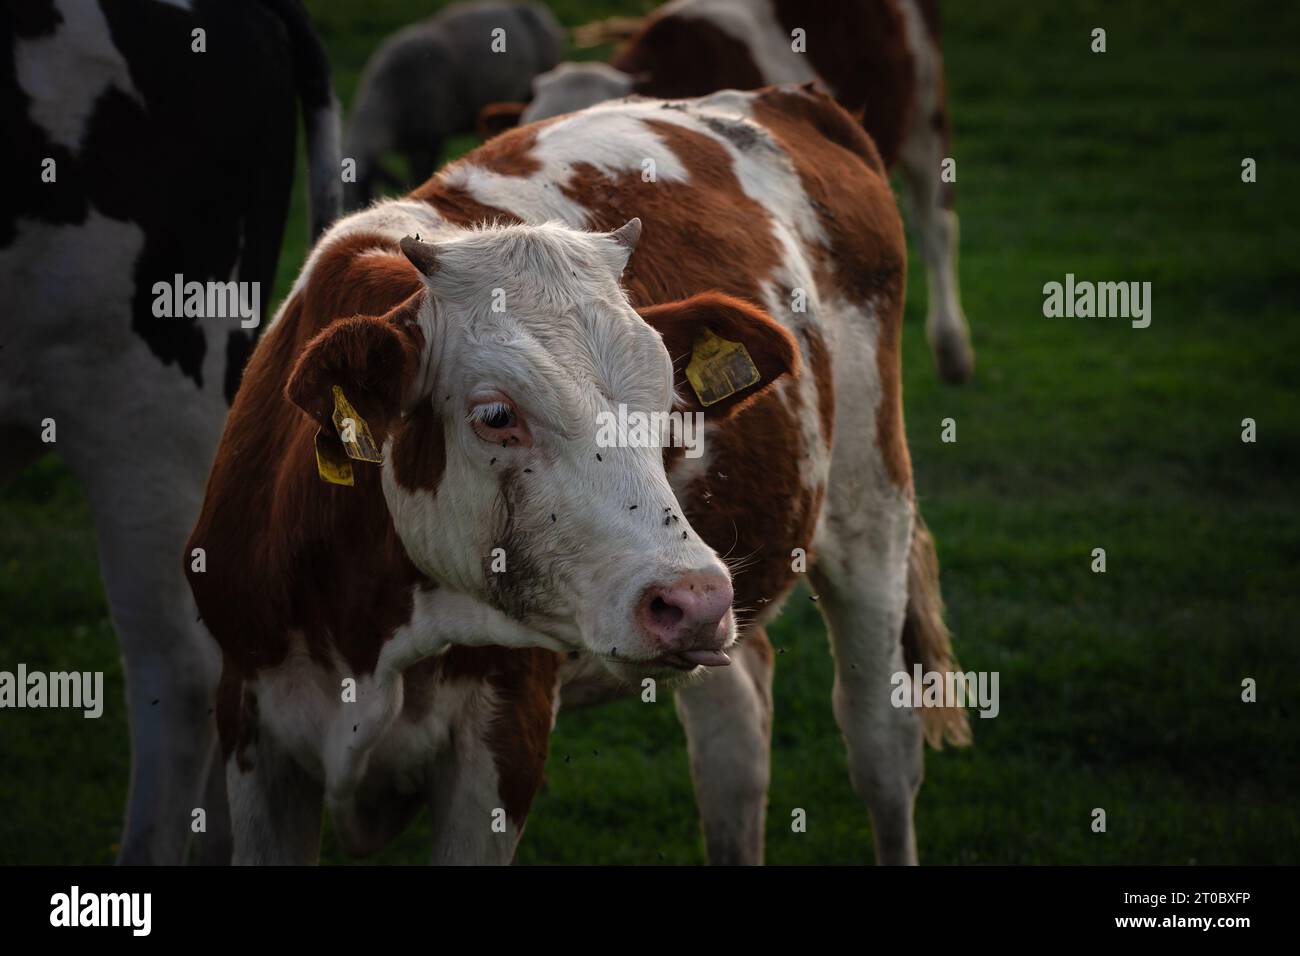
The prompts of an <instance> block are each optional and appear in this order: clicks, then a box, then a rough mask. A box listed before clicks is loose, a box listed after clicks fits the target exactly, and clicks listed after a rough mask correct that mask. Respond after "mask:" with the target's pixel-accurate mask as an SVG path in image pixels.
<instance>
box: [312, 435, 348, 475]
mask: <svg viewBox="0 0 1300 956" xmlns="http://www.w3.org/2000/svg"><path fill="white" fill-rule="evenodd" d="M316 471H317V472H319V473H320V477H321V481H327V482H329V483H330V484H331V485H347V486H348V487H349V488H350V487H352V486H353V485H354V484H356V482H354V481H353V480H352V462H350V461H348V456H347V455H345V454H343V449H342V448H341V447H340V446H339V443H338V442H337V441H336V440H335V439H334V438H332V437H331V436H329V435H327V434H325V430H324V429H323V428H322V429H317V431H316Z"/></svg>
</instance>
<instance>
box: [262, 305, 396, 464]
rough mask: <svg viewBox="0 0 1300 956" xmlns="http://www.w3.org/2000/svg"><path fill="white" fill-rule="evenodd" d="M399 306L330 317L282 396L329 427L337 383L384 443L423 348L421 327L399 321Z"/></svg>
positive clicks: (313, 340)
mask: <svg viewBox="0 0 1300 956" xmlns="http://www.w3.org/2000/svg"><path fill="white" fill-rule="evenodd" d="M417 294H419V293H417ZM402 309H403V307H402V306H399V307H398V308H397V309H395V310H394V311H393V312H390V313H389V314H388V315H385V316H369V315H359V316H353V317H352V318H348V319H339V320H337V321H335V322H331V323H330V324H329V325H328V326H327V327H326V328H325V329H324V330H322V331H321V332H320V333H319V334H318V335H317V336H316V337H315V338H313V339H312V340H311V341H310V342H308V343H307V347H306V348H305V349H303V352H302V354H301V355H300V356H299V357H298V361H297V363H296V364H295V365H294V368H293V372H292V374H291V375H290V376H289V381H288V383H287V384H286V385H285V388H284V394H285V397H287V398H288V399H289V401H291V402H293V403H294V404H295V405H297V406H298V407H299V408H301V409H302V410H303V411H304V412H306V413H307V414H308V415H309V416H311V418H312V419H313V420H314V421H315V422H316V423H317V424H318V425H320V426H321V427H322V428H324V429H325V430H326V431H331V432H332V431H333V429H334V425H333V422H332V415H333V413H334V409H335V406H336V403H337V401H338V398H337V395H336V393H335V389H336V388H337V389H339V390H340V391H341V392H342V394H343V397H344V398H345V399H346V401H347V403H348V404H350V405H351V406H352V407H353V408H354V409H355V410H356V411H357V413H358V414H360V416H361V417H362V418H363V419H364V420H365V422H366V424H367V425H368V426H369V428H370V431H371V433H372V434H373V435H374V438H375V440H376V442H378V443H379V444H380V445H383V442H384V438H385V437H386V436H387V434H388V432H389V430H390V429H391V428H392V426H393V425H394V423H395V422H396V421H397V419H398V418H399V416H400V415H401V413H402V409H403V407H404V402H406V401H407V400H408V398H409V397H410V390H411V386H412V383H413V382H414V380H415V375H416V370H417V369H418V367H419V361H420V354H421V351H422V344H421V343H422V335H421V333H420V332H419V330H418V329H417V328H416V327H414V326H412V325H410V324H408V323H404V322H399V321H398V320H397V316H396V315H395V313H397V312H398V311H399V310H402Z"/></svg>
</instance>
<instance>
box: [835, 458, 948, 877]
mask: <svg viewBox="0 0 1300 956" xmlns="http://www.w3.org/2000/svg"><path fill="white" fill-rule="evenodd" d="M860 489H861V485H860V484H859V485H858V486H857V487H856V488H854V487H853V486H852V485H850V484H849V482H848V481H839V482H835V481H833V482H832V486H831V493H830V500H829V502H828V504H829V507H830V514H829V520H828V521H827V522H826V529H827V530H826V535H825V538H824V539H822V540H821V541H820V542H819V544H818V548H817V564H816V565H815V567H814V568H813V573H812V580H813V584H814V585H815V587H816V588H817V594H818V606H819V607H820V609H821V611H822V615H823V616H824V617H825V619H826V625H827V630H828V631H829V632H830V641H831V648H832V651H833V653H834V655H835V684H834V690H833V692H832V698H831V701H832V706H833V708H834V712H835V719H836V721H837V723H838V724H839V727H840V731H841V733H843V735H844V740H845V743H846V745H847V748H848V762H849V777H850V779H851V781H852V783H853V788H854V791H855V792H856V793H857V794H858V796H859V797H861V798H862V799H863V800H865V801H866V802H867V805H868V807H869V808H870V810H871V819H872V824H873V830H874V835H875V844H876V860H877V862H879V863H884V864H914V863H916V862H917V859H916V836H915V834H914V832H913V829H912V807H913V803H914V801H915V799H916V793H917V790H918V789H919V788H920V785H921V777H922V772H923V767H922V751H921V740H922V733H921V722H920V720H919V719H918V717H917V714H916V712H915V711H914V710H912V709H910V708H895V707H894V706H893V704H892V703H891V701H890V694H891V691H892V689H893V688H892V685H891V678H892V676H893V675H894V674H895V673H897V672H899V671H902V670H904V665H903V646H902V631H903V620H904V615H905V614H906V611H907V582H908V549H909V544H910V540H911V531H912V505H911V500H910V498H909V497H907V496H906V495H904V494H902V493H897V492H896V493H889V492H886V491H884V490H883V489H882V493H880V494H877V495H872V498H873V499H874V500H873V501H872V502H871V503H870V507H865V502H862V501H861V500H860V494H859V492H860ZM855 499H857V500H856V501H855Z"/></svg>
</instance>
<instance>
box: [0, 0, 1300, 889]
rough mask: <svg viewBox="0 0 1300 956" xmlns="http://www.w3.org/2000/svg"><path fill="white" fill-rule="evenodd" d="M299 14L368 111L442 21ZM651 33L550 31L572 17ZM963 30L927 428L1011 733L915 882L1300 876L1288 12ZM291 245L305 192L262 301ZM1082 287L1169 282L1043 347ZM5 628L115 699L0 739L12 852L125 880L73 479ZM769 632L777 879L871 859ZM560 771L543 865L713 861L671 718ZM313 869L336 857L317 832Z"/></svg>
mask: <svg viewBox="0 0 1300 956" xmlns="http://www.w3.org/2000/svg"><path fill="white" fill-rule="evenodd" d="M308 6H309V7H310V8H311V9H312V10H313V12H314V13H315V14H316V16H317V18H318V21H319V24H320V28H321V31H322V34H323V36H324V38H325V40H326V43H327V45H328V47H329V49H330V51H331V54H332V56H333V59H334V64H335V69H336V79H337V86H338V89H339V92H340V95H341V96H342V98H343V99H344V102H345V103H346V102H347V101H348V99H349V97H350V96H351V93H352V90H353V88H354V86H355V83H356V78H357V74H358V72H359V70H360V68H361V66H362V64H363V63H364V60H365V57H366V55H367V54H368V53H369V51H370V50H372V49H373V47H374V45H375V43H376V42H377V41H378V40H379V39H380V38H382V37H383V36H385V35H386V34H387V33H389V32H391V31H392V30H393V29H394V28H396V27H397V26H399V25H400V24H402V23H404V22H407V21H409V20H410V19H413V18H415V17H416V16H417V15H420V14H422V13H423V12H425V11H427V10H428V9H429V8H430V7H431V6H433V4H431V3H428V2H420V0H365V2H361V0H358V2H356V3H352V2H346V0H316V2H312V0H308ZM649 6H650V4H648V3H623V4H619V3H613V2H609V3H606V2H597V0H564V2H560V3H556V4H555V8H556V10H557V13H558V14H559V16H560V17H561V18H562V19H563V20H564V21H565V22H566V23H569V24H576V23H581V22H584V21H586V20H589V19H593V18H595V17H597V16H603V15H607V14H612V13H616V12H628V11H629V10H630V11H631V12H637V11H640V10H644V9H646V8H648V7H649ZM1094 27H1103V28H1105V29H1106V30H1107V42H1108V52H1106V53H1105V54H1093V53H1091V52H1090V51H1089V38H1090V33H1091V31H1092V29H1093V28H1094ZM945 29H946V36H945V44H946V57H947V75H948V84H949V91H950V98H951V103H952V114H953V118H954V123H955V145H954V155H955V156H956V158H957V163H958V182H957V197H958V210H959V212H960V214H961V217H962V226H963V231H962V259H961V273H962V280H963V291H964V300H965V306H966V311H967V314H968V315H969V317H970V319H971V323H972V326H973V330H974V340H975V345H976V348H977V350H978V355H979V366H978V369H977V373H976V378H975V380H974V382H973V383H972V384H970V385H968V386H966V387H963V388H956V389H954V388H950V387H944V386H941V385H940V384H938V382H937V379H936V376H935V374H934V372H933V370H932V369H931V367H930V359H929V354H928V350H927V348H926V345H925V340H924V334H923V330H922V327H921V326H922V323H921V319H922V317H923V316H924V297H925V288H924V283H923V278H922V275H921V273H920V270H919V269H914V270H913V273H912V276H911V284H910V289H909V302H908V309H907V312H908V319H909V322H908V326H907V330H906V340H905V346H904V365H905V376H904V380H905V390H906V393H905V394H906V414H907V424H908V435H909V438H910V441H911V447H912V452H913V456H914V460H915V469H916V475H917V484H918V493H919V496H920V500H921V504H922V508H923V511H924V513H925V515H926V519H927V521H928V522H929V524H930V526H931V528H932V530H933V531H934V533H935V536H936V538H937V539H938V544H939V553H940V559H941V562H942V565H943V583H944V592H945V596H946V598H947V601H948V607H949V618H950V621H951V624H952V627H953V630H954V632H955V635H956V642H957V650H958V653H959V655H960V658H961V661H962V664H963V665H964V666H965V667H966V668H972V669H980V670H993V671H998V672H999V673H1000V675H1001V687H1000V689H1001V714H1000V716H999V717H998V718H997V719H995V720H978V719H976V720H974V721H973V723H974V724H975V727H974V730H975V736H976V746H975V747H973V748H971V749H969V750H965V751H957V752H954V751H945V752H943V753H939V754H934V753H931V754H929V755H928V757H927V766H926V776H927V780H926V784H925V786H924V787H923V789H922V792H921V797H920V800H919V803H918V808H917V833H918V841H919V846H920V853H921V859H922V861H923V862H927V863H1037V864H1042V863H1159V864H1188V863H1199V864H1211V863H1297V862H1300V799H1298V797H1300V759H1298V758H1300V740H1298V737H1300V734H1298V733H1297V719H1300V645H1297V642H1296V640H1295V637H1294V632H1293V628H1294V626H1295V621H1296V620H1298V619H1300V596H1298V594H1297V591H1298V590H1300V589H1298V588H1297V585H1298V584H1300V507H1298V502H1300V494H1297V487H1298V483H1297V480H1296V476H1297V473H1300V407H1298V404H1297V400H1296V399H1297V394H1296V393H1297V385H1296V382H1297V372H1296V369H1297V355H1300V322H1297V307H1298V304H1300V265H1297V247H1300V226H1298V225H1297V222H1300V219H1298V214H1300V208H1297V207H1298V204H1297V202H1296V200H1295V197H1296V194H1297V192H1296V191H1297V184H1298V182H1300V162H1298V161H1297V157H1298V156H1300V125H1298V124H1297V123H1296V122H1295V119H1294V117H1295V102H1296V96H1297V93H1298V92H1300V57H1297V55H1296V50H1297V49H1300V8H1297V7H1295V6H1292V5H1289V4H1277V3H1274V2H1262V0H1258V2H1257V0H1252V2H1246V3H1239V4H1232V5H1225V4H1221V3H1214V4H1211V3H1192V2H1174V0H1162V2H1156V0H1144V2H1143V3H1140V4H1136V3H1122V2H1111V3H1096V2H1094V3H1085V2H1073V3H1067V2H1059V3H1057V2H1054V3H1050V4H1049V3H1037V2H1030V0H1021V2H1018V3H1015V2H992V0H985V2H980V3H954V2H949V3H948V4H947V7H946V24H945ZM458 145H459V146H461V147H468V146H469V145H471V144H470V142H469V141H465V142H464V143H462V144H458ZM1247 156H1249V157H1253V158H1254V159H1256V160H1257V162H1258V182H1256V183H1253V184H1246V183H1243V182H1242V180H1241V175H1240V170H1241V161H1242V158H1243V157H1247ZM300 178H301V177H300ZM305 236H306V226H305V207H304V200H303V196H302V191H301V188H300V189H299V190H298V191H297V192H296V194H295V197H294V206H293V218H292V220H291V222H290V225H289V229H288V233H287V235H286V239H285V246H284V253H283V256H282V259H281V264H280V274H279V282H278V288H277V294H278V295H283V293H284V291H285V289H287V287H288V284H289V283H290V282H291V280H292V277H293V275H294V274H295V273H296V271H297V269H298V268H299V266H300V264H301V262H302V260H303V257H304V253H305ZM1067 272H1072V273H1074V274H1075V275H1076V276H1077V277H1079V278H1080V279H1093V280H1107V281H1128V280H1134V281H1139V280H1149V281H1150V282H1151V283H1152V286H1153V289H1152V324H1151V326H1150V328H1147V329H1143V330H1137V329H1132V328H1130V327H1129V324H1128V322H1127V321H1125V320H1118V319H1064V318H1058V319H1048V318H1044V317H1043V314H1042V295H1043V293H1042V288H1043V284H1044V283H1045V282H1048V281H1062V280H1063V279H1064V276H1065V274H1066V273H1067ZM948 417H951V418H953V419H955V420H956V422H957V436H958V440H957V441H956V442H955V443H943V442H941V441H940V422H941V420H942V419H944V418H948ZM1247 417H1250V418H1253V419H1255V421H1256V422H1257V427H1258V441H1257V442H1256V443H1254V444H1247V443H1243V442H1242V441H1241V437H1240V436H1241V430H1242V429H1241V422H1242V419H1243V418H1247ZM1096 547H1103V548H1105V549H1106V553H1107V565H1108V568H1107V572H1106V573H1105V574H1094V573H1092V572H1091V571H1090V567H1089V565H1090V561H1091V558H1090V552H1091V551H1092V549H1093V548H1096ZM0 629H2V630H3V637H2V638H0V667H11V666H13V664H14V663H16V662H18V661H25V662H26V663H27V664H28V666H29V667H31V668H42V669H50V670H56V669H76V670H82V669H89V668H103V669H104V670H105V671H106V672H107V674H108V693H109V704H108V707H107V709H106V713H105V716H104V717H103V719H101V720H98V721H85V720H82V719H81V717H80V716H79V714H73V713H68V712H50V711H47V712H43V713H40V714H39V715H37V716H35V717H34V716H33V714H32V713H31V712H12V711H10V712H6V713H4V715H3V717H0V809H2V810H3V812H2V813H0V861H3V862H7V863H13V862H41V863H54V862H69V863H71V862H84V863H107V862H110V861H111V859H112V858H113V844H114V843H115V841H116V839H117V836H118V830H119V827H120V815H121V807H122V803H123V799H124V793H125V787H126V773H127V766H128V752H127V740H126V734H125V713H124V707H123V703H122V700H121V677H120V666H119V663H118V658H117V651H116V646H115V643H114V637H113V632H112V627H111V625H110V623H109V621H108V619H107V615H106V611H105V606H104V600H103V594H102V589H101V586H100V583H99V578H98V574H97V567H96V558H95V544H94V533H93V529H92V527H91V524H90V519H89V514H88V509H87V506H86V502H85V500H84V497H83V494H82V491H81V489H80V487H79V486H78V484H77V483H76V481H74V480H73V479H72V478H71V477H70V475H69V474H68V472H67V471H66V469H65V468H64V467H63V466H62V465H61V464H59V463H58V462H57V461H56V460H53V459H46V460H45V461H43V462H41V463H40V464H39V465H37V466H35V467H34V468H32V469H31V470H29V471H28V472H27V473H26V474H25V475H23V476H22V477H21V478H20V479H19V480H17V481H16V482H15V483H14V484H12V485H10V486H9V487H8V488H7V489H5V490H3V491H0ZM772 638H773V642H774V643H775V644H776V645H777V646H778V649H779V657H778V659H777V677H776V725H775V739H774V748H773V749H774V753H773V775H772V788H771V805H770V810H769V814H768V836H767V839H768V860H769V862H771V863H777V864H804V863H846V862H847V863H854V862H866V861H869V860H870V859H871V857H872V851H871V834H870V823H869V820H868V817H867V814H866V811H865V808H864V807H863V806H862V805H861V804H860V802H859V801H858V800H857V798H856V797H855V796H854V794H853V793H852V791H851V789H850V786H849V783H848V777H847V772H846V765H845V758H844V752H843V745H842V743H841V741H840V738H839V735H838V731H837V729H836V727H835V724H834V721H833V719H832V716H831V711H830V702H829V692H830V684H831V663H830V657H829V654H828V651H827V648H826V641H825V635H824V632H823V629H822V626H821V622H820V620H819V619H818V617H817V615H816V613H815V610H814V608H813V606H812V605H811V603H810V602H809V601H807V600H806V599H804V598H803V596H802V595H797V596H796V597H795V598H794V599H793V600H792V601H791V602H790V605H789V608H788V610H787V613H786V615H785V617H784V618H783V619H782V620H781V622H780V623H779V624H778V625H777V626H776V627H775V628H773V629H772ZM1247 677H1250V678H1254V679H1255V681H1257V683H1258V701H1257V702H1256V703H1253V704H1248V703H1243V702H1242V700H1241V684H1242V680H1243V679H1244V678H1247ZM547 774H548V785H547V788H546V790H545V791H544V792H543V793H542V794H541V796H540V797H539V799H538V800H537V802H536V804H535V806H534V809H533V813H532V816H531V818H530V821H529V824H528V831H527V833H526V835H525V837H524V840H523V844H522V847H521V849H520V852H519V861H520V862H521V863H529V864H541V863H648V864H654V863H674V864H684V863H701V862H703V861H704V852H703V845H702V841H701V839H700V837H699V832H698V825H697V822H696V815H695V810H694V801H693V797H692V793H691V786H690V779H689V776H688V772H687V764H686V755H685V747H684V745H683V741H682V735H681V732H680V730H679V728H678V726H677V722H676V719H675V717H674V715H673V713H672V707H671V703H670V702H669V701H668V700H667V699H666V697H665V698H661V702H660V703H659V704H658V705H656V706H648V705H644V704H641V703H639V702H635V701H630V702H626V703H623V704H618V705H614V706H609V707H605V708H602V709H597V710H591V711H586V712H582V713H578V714H574V715H572V716H566V717H565V718H564V719H563V720H562V721H561V723H560V726H559V728H558V729H557V731H556V733H555V737H554V741H553V748H552V757H551V760H550V763H549V766H548V771H547ZM796 807H800V808H803V809H805V810H806V811H807V815H808V828H807V832H806V833H799V834H796V833H792V832H791V827H790V814H791V810H792V809H793V808H796ZM1096 807H1100V808H1104V809H1105V810H1106V813H1107V824H1108V826H1107V832H1105V833H1101V834H1099V833H1094V832H1092V830H1091V828H1090V822H1091V819H1092V818H1091V811H1092V809H1093V808H1096ZM426 846H427V837H426V827H425V826H424V825H423V824H422V823H417V824H416V825H415V826H413V827H412V828H411V829H410V830H408V832H407V833H406V834H405V836H404V837H403V838H402V839H401V840H400V841H399V842H398V843H396V844H395V845H393V846H392V847H391V848H389V849H388V850H386V851H385V852H384V853H382V854H381V855H379V856H378V857H376V858H375V861H378V862H412V863H415V862H422V861H423V859H424V858H425V856H426ZM324 855H325V858H326V859H327V860H328V861H331V862H342V856H341V854H340V853H339V852H338V850H337V848H336V845H335V844H334V842H333V840H332V839H331V838H330V837H328V836H327V839H326V846H325V854H324Z"/></svg>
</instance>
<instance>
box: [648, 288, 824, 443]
mask: <svg viewBox="0 0 1300 956" xmlns="http://www.w3.org/2000/svg"><path fill="white" fill-rule="evenodd" d="M641 318H643V319H645V321H646V322H647V323H649V324H650V325H651V326H653V327H654V328H655V329H656V330H657V331H658V332H659V334H660V335H661V336H662V337H663V340H664V345H665V346H666V347H667V349H668V354H669V355H670V356H671V357H672V360H673V384H674V386H675V387H676V389H677V394H678V397H679V401H680V402H681V403H684V404H685V405H686V406H687V408H688V409H689V410H691V411H704V412H706V413H707V414H709V415H712V416H720V417H723V418H726V417H729V416H731V415H733V414H735V413H736V412H737V411H739V410H740V409H742V408H744V407H745V406H746V405H748V404H750V403H751V402H753V401H754V399H756V398H757V397H758V396H760V395H762V394H763V393H764V392H765V391H766V390H767V389H768V388H770V387H771V386H772V383H773V382H775V381H776V380H777V379H779V378H780V377H781V376H782V375H798V374H799V373H798V369H799V345H798V343H796V342H795V340H794V336H792V335H791V334H790V333H789V332H787V331H786V330H785V329H784V328H782V327H781V326H780V325H778V324H777V323H776V322H775V321H774V320H773V319H772V317H771V316H769V315H768V314H767V313H766V312H764V311H763V310H762V309H760V308H758V307H757V306H754V305H751V304H750V303H748V302H745V301H743V300H741V299H736V298H733V297H732V296H729V295H723V294H722V293H721V292H705V293H703V294H701V295H696V296H692V297H691V298H689V299H683V300H681V301H679V302H669V303H665V304H663V305H652V306H650V307H649V308H646V309H642V310H641ZM688 367H692V368H693V369H694V371H695V372H696V375H695V377H696V379H697V381H696V382H692V381H691V378H690V377H689V376H688V375H687V369H688ZM699 379H703V388H702V389H697V385H699V384H700V383H699V381H698V380H699Z"/></svg>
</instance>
